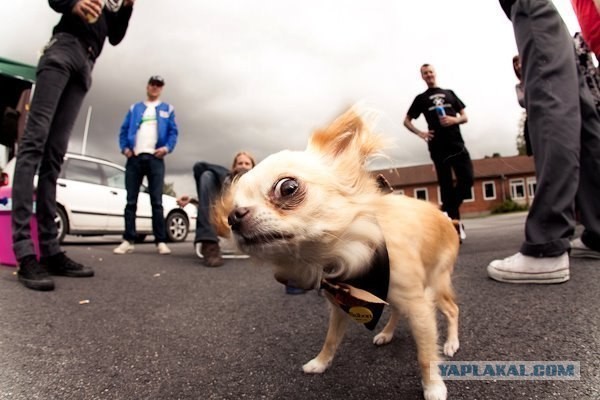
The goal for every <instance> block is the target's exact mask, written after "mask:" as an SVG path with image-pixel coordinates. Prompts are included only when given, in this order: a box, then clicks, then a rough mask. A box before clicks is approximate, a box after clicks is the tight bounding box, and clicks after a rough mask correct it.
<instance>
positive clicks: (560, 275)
mask: <svg viewBox="0 0 600 400" xmlns="http://www.w3.org/2000/svg"><path fill="white" fill-rule="evenodd" d="M487 273H488V276H489V277H490V278H492V279H494V280H496V281H499V282H506V283H541V284H546V283H562V282H566V281H568V280H569V256H568V255H567V253H564V254H562V255H560V256H558V257H542V258H537V257H529V256H526V255H524V254H521V253H517V254H514V255H512V256H510V257H507V258H505V259H503V260H494V261H492V262H491V263H490V265H488V266H487Z"/></svg>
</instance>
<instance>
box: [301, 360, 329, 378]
mask: <svg viewBox="0 0 600 400" xmlns="http://www.w3.org/2000/svg"><path fill="white" fill-rule="evenodd" d="M330 364H331V363H323V362H321V361H319V360H317V359H316V358H313V359H312V360H310V361H309V362H307V363H306V364H304V365H303V366H302V370H303V371H304V372H305V373H307V374H322V373H323V372H325V370H326V369H327V368H328V367H329V365H330Z"/></svg>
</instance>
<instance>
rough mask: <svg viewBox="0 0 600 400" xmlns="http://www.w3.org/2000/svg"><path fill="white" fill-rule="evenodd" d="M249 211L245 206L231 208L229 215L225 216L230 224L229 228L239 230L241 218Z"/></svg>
mask: <svg viewBox="0 0 600 400" xmlns="http://www.w3.org/2000/svg"><path fill="white" fill-rule="evenodd" d="M249 212H250V209H249V208H247V207H237V208H236V209H235V210H233V211H232V212H231V213H230V214H229V216H228V217H227V222H228V223H229V225H230V226H231V230H233V231H236V232H237V231H239V230H240V225H241V222H242V219H243V218H244V216H246V215H247V214H248V213H249Z"/></svg>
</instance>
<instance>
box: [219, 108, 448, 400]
mask: <svg viewBox="0 0 600 400" xmlns="http://www.w3.org/2000/svg"><path fill="white" fill-rule="evenodd" d="M383 146H384V143H383V139H382V137H381V136H379V135H376V134H374V133H373V132H372V131H371V130H370V129H369V127H368V126H367V124H366V122H365V121H364V119H363V118H361V116H360V114H359V113H358V112H356V111H355V110H353V109H350V110H349V111H347V112H345V113H344V114H343V115H341V116H340V117H339V118H337V119H336V120H335V121H334V122H333V123H332V124H331V125H330V126H329V127H328V128H326V129H322V130H318V131H316V132H314V133H313V134H312V136H311V137H310V139H309V143H308V146H307V148H306V150H305V151H282V152H279V153H276V154H273V155H271V156H269V157H267V158H266V159H264V160H263V161H262V162H261V163H259V164H258V165H257V166H256V167H255V168H253V169H252V170H251V171H249V172H247V173H246V174H244V175H243V176H241V177H240V178H239V180H237V181H235V182H234V183H233V185H232V187H231V190H230V191H229V193H228V195H227V198H226V199H224V200H223V202H222V205H221V207H222V208H223V210H221V213H223V212H226V213H228V222H229V225H230V226H231V230H232V231H233V235H234V238H235V242H236V244H237V245H238V247H239V248H240V249H241V250H242V251H244V252H245V253H247V254H250V255H251V256H253V257H255V258H257V259H259V260H261V261H263V262H268V263H270V264H272V265H273V267H274V273H275V278H276V279H277V280H278V281H280V282H286V281H288V280H289V281H293V282H294V283H295V285H296V286H299V287H302V288H304V289H312V288H319V287H321V285H322V282H323V281H327V282H339V283H342V284H343V283H344V282H351V281H353V280H355V279H357V278H360V277H361V276H363V275H366V274H368V273H369V270H370V269H371V268H372V265H373V262H372V261H373V259H374V257H376V255H377V254H378V253H381V250H382V249H383V252H384V253H385V252H386V251H387V254H386V260H387V262H388V264H387V265H389V284H387V283H385V284H386V286H387V287H386V288H385V291H386V292H387V299H385V298H384V299H383V300H386V301H387V302H388V303H389V306H390V319H389V321H388V322H387V324H386V325H385V327H384V328H383V330H382V331H381V332H379V333H378V334H377V335H376V336H375V337H374V339H373V343H374V344H376V345H384V344H387V343H389V342H390V341H391V340H392V337H393V334H394V328H395V327H396V324H397V323H398V320H399V317H400V315H404V316H406V317H407V319H408V323H409V325H410V328H411V331H412V334H413V336H414V339H415V342H416V346H417V352H418V355H417V356H418V361H419V365H420V368H421V377H422V383H423V391H424V397H425V399H427V400H442V399H446V395H447V392H446V386H445V384H444V382H443V380H442V379H441V377H440V375H439V371H438V367H437V363H438V362H439V361H440V354H439V349H438V331H437V326H436V315H435V312H436V306H437V308H439V309H440V310H441V311H442V313H443V314H444V315H445V317H446V318H447V320H448V334H447V340H446V342H445V344H444V347H443V352H444V354H445V355H447V356H453V355H454V353H455V352H456V351H457V350H458V347H459V341H458V312H459V311H458V306H457V305H456V303H455V300H454V297H455V296H454V291H453V288H452V283H451V273H452V270H453V268H454V264H455V262H456V258H457V254H458V248H459V238H458V235H457V232H456V229H455V227H454V226H453V223H452V221H451V220H450V219H449V218H448V217H447V216H445V215H444V214H443V213H442V212H441V211H439V210H438V209H437V208H436V207H435V206H434V205H433V204H431V203H429V202H426V201H422V200H417V199H413V198H410V197H407V196H402V195H395V194H388V193H386V191H384V190H381V188H380V186H381V185H380V184H379V185H378V181H377V179H376V178H375V177H373V176H372V174H370V173H369V172H368V171H367V169H366V165H367V163H368V161H369V160H370V159H371V158H372V157H373V156H377V155H380V154H381V151H382V149H383ZM379 180H380V179H379ZM221 225H223V221H222V223H221ZM222 229H224V228H222ZM329 299H330V300H331V297H329ZM332 303H333V304H334V305H333V306H332V307H331V311H330V321H329V330H328V332H327V336H326V338H325V343H324V345H323V347H322V349H321V352H320V353H319V354H318V355H317V356H316V357H315V358H313V359H312V360H310V361H309V362H308V363H306V364H305V365H304V366H303V370H304V372H305V373H322V372H324V371H325V370H326V369H327V368H328V367H329V366H330V365H331V363H332V360H333V358H334V355H335V352H336V349H337V347H338V345H339V344H340V342H341V340H342V337H343V335H344V332H345V328H346V325H347V322H348V321H349V320H350V318H349V316H348V314H346V313H345V312H344V311H343V310H342V309H341V308H340V307H338V306H337V305H335V302H333V301H332Z"/></svg>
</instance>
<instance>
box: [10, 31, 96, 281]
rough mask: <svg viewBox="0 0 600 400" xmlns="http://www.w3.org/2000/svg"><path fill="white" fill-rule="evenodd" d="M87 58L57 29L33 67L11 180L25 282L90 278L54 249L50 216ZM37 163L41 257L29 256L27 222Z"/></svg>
mask: <svg viewBox="0 0 600 400" xmlns="http://www.w3.org/2000/svg"><path fill="white" fill-rule="evenodd" d="M92 66H93V62H92V61H91V60H90V59H89V58H88V56H87V54H86V53H85V51H84V50H83V47H82V46H81V45H80V44H79V42H78V41H77V39H76V38H75V37H73V36H71V35H65V34H59V35H56V36H55V37H53V38H52V40H51V42H50V44H49V45H48V46H46V49H45V50H44V55H43V56H42V58H41V59H40V63H39V66H38V69H37V79H36V85H37V86H36V90H35V91H34V96H33V100H32V104H31V111H30V113H29V117H28V121H27V126H26V129H25V132H24V134H23V137H22V139H21V142H20V145H19V153H18V155H17V163H16V166H15V175H14V177H13V178H14V184H13V192H12V195H13V212H12V228H13V250H14V252H15V256H16V258H17V259H18V260H19V271H18V278H19V281H21V282H22V283H23V284H24V285H25V286H26V287H28V288H31V289H35V290H52V289H53V288H54V283H53V281H52V280H51V279H50V277H49V273H50V274H53V275H65V276H71V277H90V276H93V275H94V272H93V270H92V269H91V268H89V267H84V266H83V265H81V264H78V263H76V262H74V261H73V260H71V259H70V258H68V257H67V256H65V255H64V253H62V252H61V251H60V246H59V243H58V240H57V237H56V236H57V231H56V224H55V221H54V217H55V214H56V180H57V177H58V174H59V172H60V168H61V165H62V162H63V157H64V154H65V152H66V149H67V145H68V141H69V137H70V135H71V130H72V127H73V124H74V122H75V119H76V117H77V114H78V112H79V109H80V107H81V103H82V101H83V98H84V96H85V93H86V92H87V90H88V89H89V87H90V83H91V69H92ZM38 166H41V168H40V174H39V177H38V187H37V199H36V201H37V220H38V225H39V239H40V240H39V241H40V252H41V258H40V262H39V263H38V262H37V260H36V258H35V250H34V247H33V240H32V238H31V230H30V221H31V217H32V213H33V179H34V176H35V173H36V170H37V168H38Z"/></svg>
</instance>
